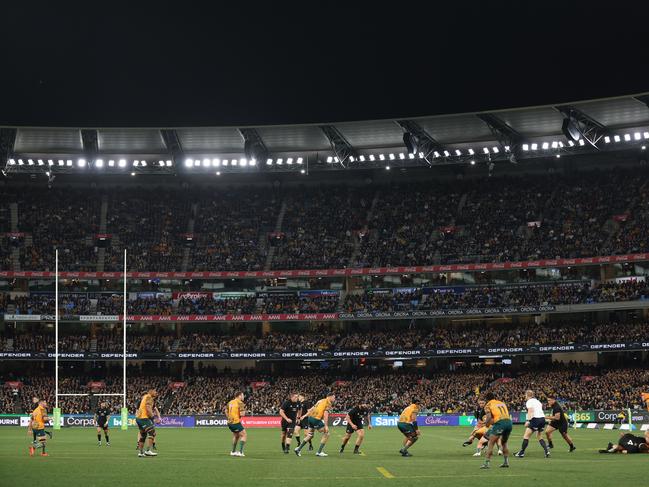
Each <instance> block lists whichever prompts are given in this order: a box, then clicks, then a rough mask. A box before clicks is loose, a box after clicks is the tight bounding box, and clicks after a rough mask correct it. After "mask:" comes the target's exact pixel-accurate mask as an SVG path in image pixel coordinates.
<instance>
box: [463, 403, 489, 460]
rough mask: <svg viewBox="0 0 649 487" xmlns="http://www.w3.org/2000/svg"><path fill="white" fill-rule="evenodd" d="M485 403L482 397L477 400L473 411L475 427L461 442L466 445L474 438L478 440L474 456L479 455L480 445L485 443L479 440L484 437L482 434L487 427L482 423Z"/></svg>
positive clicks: (480, 451)
mask: <svg viewBox="0 0 649 487" xmlns="http://www.w3.org/2000/svg"><path fill="white" fill-rule="evenodd" d="M485 404H487V403H486V402H485V401H484V399H479V400H478V408H477V409H476V410H475V412H474V413H473V417H474V418H475V419H476V425H475V428H473V431H472V432H471V434H470V435H469V438H468V439H467V440H466V441H465V442H464V443H462V446H465V447H466V446H469V445H471V444H472V443H473V440H475V439H476V438H477V439H478V440H479V441H478V446H477V447H476V452H475V453H474V454H473V456H474V457H479V456H480V454H481V453H482V447H483V445H484V444H485V443H486V441H484V442H483V441H480V440H482V438H483V437H484V434H485V433H486V432H487V427H486V426H485V424H484V416H485V410H484V407H485Z"/></svg>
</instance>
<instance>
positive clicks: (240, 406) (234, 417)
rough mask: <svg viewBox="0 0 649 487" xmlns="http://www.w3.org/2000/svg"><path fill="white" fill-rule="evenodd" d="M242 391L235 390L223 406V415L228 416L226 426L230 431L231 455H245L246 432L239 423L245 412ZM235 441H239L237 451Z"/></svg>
mask: <svg viewBox="0 0 649 487" xmlns="http://www.w3.org/2000/svg"><path fill="white" fill-rule="evenodd" d="M243 399H244V396H243V392H237V394H236V395H235V396H234V399H232V400H231V401H230V402H229V403H228V405H227V406H226V407H225V415H226V416H227V417H228V428H230V431H232V450H231V451H230V456H231V457H245V456H246V455H244V453H243V447H244V446H246V440H247V439H248V434H247V433H246V429H245V428H244V427H243V424H241V416H243V413H244V412H245V405H244V403H243ZM237 443H239V451H237Z"/></svg>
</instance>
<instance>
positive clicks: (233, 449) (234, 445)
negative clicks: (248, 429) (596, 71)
mask: <svg viewBox="0 0 649 487" xmlns="http://www.w3.org/2000/svg"><path fill="white" fill-rule="evenodd" d="M235 451H237V444H236V443H233V444H232V453H234V452H235Z"/></svg>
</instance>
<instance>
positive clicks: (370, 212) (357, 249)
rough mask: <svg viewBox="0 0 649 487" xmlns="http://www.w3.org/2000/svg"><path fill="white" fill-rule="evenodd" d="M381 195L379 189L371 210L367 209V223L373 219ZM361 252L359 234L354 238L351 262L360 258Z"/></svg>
mask: <svg viewBox="0 0 649 487" xmlns="http://www.w3.org/2000/svg"><path fill="white" fill-rule="evenodd" d="M380 196H381V194H380V192H379V191H377V192H376V193H375V194H374V198H373V199H372V204H371V205H370V208H369V210H367V215H365V222H366V223H367V222H369V221H370V220H371V219H372V216H373V215H374V210H375V209H376V205H377V204H378V203H379V199H380ZM360 253H361V239H360V238H358V236H356V238H355V239H354V250H353V251H352V255H351V257H350V259H349V262H352V263H356V260H357V259H358V256H359V255H360ZM352 265H355V264H352Z"/></svg>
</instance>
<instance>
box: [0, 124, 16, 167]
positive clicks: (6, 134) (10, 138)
mask: <svg viewBox="0 0 649 487" xmlns="http://www.w3.org/2000/svg"><path fill="white" fill-rule="evenodd" d="M17 133H18V129H16V128H2V129H0V163H4V164H5V165H6V164H7V160H8V159H9V158H10V157H11V156H12V155H13V152H14V144H15V143H16V134H17Z"/></svg>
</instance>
